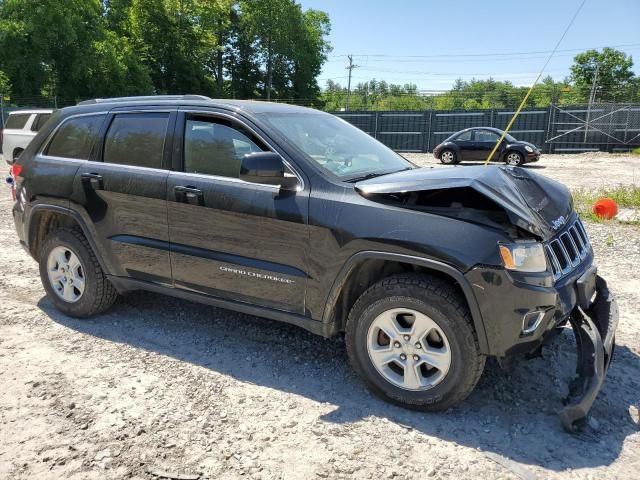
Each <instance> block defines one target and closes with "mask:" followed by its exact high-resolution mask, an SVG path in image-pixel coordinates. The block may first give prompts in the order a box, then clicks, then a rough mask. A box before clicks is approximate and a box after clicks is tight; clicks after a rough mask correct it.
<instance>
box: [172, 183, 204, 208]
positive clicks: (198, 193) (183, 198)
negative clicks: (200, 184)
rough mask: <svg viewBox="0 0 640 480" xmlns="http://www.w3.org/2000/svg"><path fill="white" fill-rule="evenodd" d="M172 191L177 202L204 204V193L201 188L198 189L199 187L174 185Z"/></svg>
mask: <svg viewBox="0 0 640 480" xmlns="http://www.w3.org/2000/svg"><path fill="white" fill-rule="evenodd" d="M173 191H174V192H175V194H176V200H177V201H178V202H186V203H192V204H195V205H203V204H204V195H203V193H202V190H200V189H199V188H196V187H192V186H191V185H187V186H181V185H180V186H177V187H174V188H173Z"/></svg>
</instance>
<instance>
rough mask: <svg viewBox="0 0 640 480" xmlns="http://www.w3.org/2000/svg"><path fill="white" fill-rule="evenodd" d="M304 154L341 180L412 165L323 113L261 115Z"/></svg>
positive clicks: (397, 169)
mask: <svg viewBox="0 0 640 480" xmlns="http://www.w3.org/2000/svg"><path fill="white" fill-rule="evenodd" d="M262 119H263V120H264V121H265V122H266V123H268V124H269V125H270V126H271V127H273V128H274V129H275V130H277V132H278V133H280V135H282V136H283V137H284V139H285V140H286V141H287V142H289V143H291V144H292V145H294V146H295V147H296V148H297V149H298V150H300V151H301V153H302V154H304V155H305V156H306V157H308V158H309V159H311V160H312V161H314V162H315V163H316V164H318V165H319V166H320V167H322V168H323V169H325V170H327V171H329V172H331V173H333V174H334V175H336V176H338V177H339V178H340V179H341V180H344V181H355V180H359V179H362V178H365V177H367V178H370V177H373V176H378V175H385V174H388V173H392V172H398V171H400V170H407V169H410V168H413V167H414V166H413V164H411V163H410V162H409V161H407V160H405V159H404V158H402V157H401V156H400V155H398V154H397V153H395V152H394V151H393V150H391V149H389V148H387V147H385V146H384V145H383V144H381V143H380V142H378V141H377V140H374V139H373V138H372V137H370V136H369V135H367V134H366V133H365V132H363V131H362V130H360V129H358V128H356V127H354V126H352V125H351V124H349V123H347V122H345V121H344V120H341V119H339V118H337V117H335V116H333V115H329V114H324V113H291V114H289V113H286V114H273V113H269V114H262Z"/></svg>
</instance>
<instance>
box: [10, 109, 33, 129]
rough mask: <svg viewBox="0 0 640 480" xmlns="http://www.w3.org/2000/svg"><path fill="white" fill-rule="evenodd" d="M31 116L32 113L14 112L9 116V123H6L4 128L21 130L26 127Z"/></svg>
mask: <svg viewBox="0 0 640 480" xmlns="http://www.w3.org/2000/svg"><path fill="white" fill-rule="evenodd" d="M30 116H31V114H30V113H14V114H13V115H9V118H7V123H5V125H4V128H6V129H7V130H8V129H13V130H20V129H22V128H24V126H25V125H26V124H27V121H28V120H29V117H30Z"/></svg>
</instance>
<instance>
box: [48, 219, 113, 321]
mask: <svg viewBox="0 0 640 480" xmlns="http://www.w3.org/2000/svg"><path fill="white" fill-rule="evenodd" d="M60 255H63V256H64V257H65V258H67V260H64V259H63V260H60V258H61V256H60ZM74 256H75V257H74ZM39 258H40V261H39V264H40V279H41V281H42V285H43V286H44V289H45V291H46V292H47V295H48V297H49V299H50V300H51V302H52V303H53V305H54V306H55V307H56V308H57V309H58V310H60V311H61V312H62V313H64V314H66V315H69V316H70V317H76V318H85V317H90V316H92V315H97V314H99V313H102V312H104V311H105V310H107V309H108V308H109V307H111V305H113V303H114V302H115V301H116V299H117V298H118V292H117V291H116V289H115V288H114V287H113V285H111V283H110V282H109V280H107V278H106V277H105V275H104V272H103V271H102V268H101V267H100V263H99V262H98V259H97V258H96V256H95V254H94V253H93V250H92V249H91V246H90V245H89V242H88V241H87V239H86V238H85V236H84V235H83V234H82V232H81V231H80V230H78V229H67V228H63V229H60V230H56V231H54V232H52V233H50V234H49V236H48V237H47V238H46V240H45V242H44V244H43V245H42V247H41V249H40V256H39ZM74 259H77V261H74ZM64 265H66V266H67V268H66V272H62V270H65V267H64ZM52 277H57V278H58V279H56V281H54V280H52ZM69 279H70V280H71V281H68V280H69ZM81 285H82V288H81V289H80V286H81ZM67 294H69V295H67Z"/></svg>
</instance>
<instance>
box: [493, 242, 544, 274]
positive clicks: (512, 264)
mask: <svg viewBox="0 0 640 480" xmlns="http://www.w3.org/2000/svg"><path fill="white" fill-rule="evenodd" d="M498 248H499V249H500V256H501V257H502V263H503V264H504V266H505V268H506V269H508V270H516V271H518V272H544V271H546V270H547V257H546V255H545V254H544V247H543V246H542V244H541V243H534V242H531V243H510V244H505V243H502V244H500V245H498Z"/></svg>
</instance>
